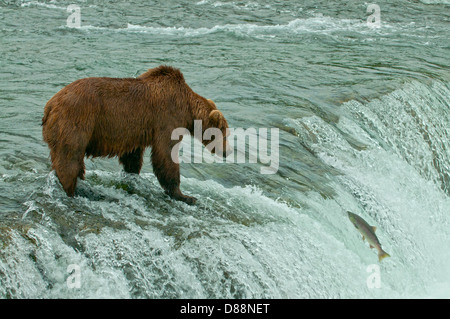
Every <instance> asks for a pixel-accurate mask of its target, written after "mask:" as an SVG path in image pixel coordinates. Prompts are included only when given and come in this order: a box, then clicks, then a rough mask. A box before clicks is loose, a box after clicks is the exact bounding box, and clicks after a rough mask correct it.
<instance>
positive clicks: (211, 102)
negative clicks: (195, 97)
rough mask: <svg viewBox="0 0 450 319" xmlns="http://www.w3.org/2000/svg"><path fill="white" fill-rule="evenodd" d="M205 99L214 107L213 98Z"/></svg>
mask: <svg viewBox="0 0 450 319" xmlns="http://www.w3.org/2000/svg"><path fill="white" fill-rule="evenodd" d="M207 101H208V103H209V104H210V105H211V106H212V107H213V108H214V109H216V103H214V101H213V100H210V99H207Z"/></svg>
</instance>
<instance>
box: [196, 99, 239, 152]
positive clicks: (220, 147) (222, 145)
mask: <svg viewBox="0 0 450 319" xmlns="http://www.w3.org/2000/svg"><path fill="white" fill-rule="evenodd" d="M207 102H208V103H209V105H210V107H211V108H210V109H209V115H208V119H207V121H204V122H206V123H205V124H206V127H203V132H204V134H203V137H204V138H203V139H202V143H203V145H205V146H206V148H207V149H208V150H209V151H210V152H211V153H213V154H216V155H219V156H223V157H227V156H228V155H229V154H231V153H232V149H231V147H230V145H229V144H228V141H227V137H228V136H229V135H230V132H229V129H228V122H227V120H226V119H225V117H224V116H223V114H222V112H220V111H219V110H218V109H217V107H216V104H215V103H214V102H213V101H212V100H209V99H208V100H207ZM212 136H214V139H213V140H212V141H211V138H212Z"/></svg>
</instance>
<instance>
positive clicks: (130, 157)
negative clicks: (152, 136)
mask: <svg viewBox="0 0 450 319" xmlns="http://www.w3.org/2000/svg"><path fill="white" fill-rule="evenodd" d="M143 158H144V150H143V149H142V148H137V149H135V150H134V151H132V152H130V153H127V154H124V155H122V156H121V157H120V158H119V163H121V164H122V165H123V169H124V170H125V172H127V173H134V174H139V172H140V171H141V168H142V163H143Z"/></svg>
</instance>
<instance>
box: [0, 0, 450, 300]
mask: <svg viewBox="0 0 450 319" xmlns="http://www.w3.org/2000/svg"><path fill="white" fill-rule="evenodd" d="M71 4H76V5H77V6H78V8H79V11H71V10H69V11H68V10H67V9H68V6H69V5H71ZM376 4H377V5H378V7H376V6H375V8H374V7H373V6H371V4H370V3H367V2H364V1H355V0H349V1H320V0H314V1H310V0H306V1H245V0H243V1H215V0H202V1H195V0H194V1H172V0H169V1H156V2H155V1H138V0H132V1H89V0H86V1H78V2H77V1H64V0H55V1H8V0H0V53H1V60H0V141H1V142H0V298H287V299H289V298H439V297H445V298H449V297H450V177H449V176H450V105H449V101H450V72H449V56H450V50H449V49H450V48H449V46H450V42H449V39H450V28H449V26H450V5H449V1H447V0H436V1H434V0H423V1H405V0H395V1H378V2H377V3H376ZM368 9H369V10H368ZM77 12H79V17H80V20H79V25H76V23H77V19H76V18H77ZM73 14H75V16H73ZM161 64H167V65H171V66H174V67H177V68H179V69H180V70H181V71H182V72H183V74H184V77H185V79H186V82H187V83H188V84H189V85H190V87H191V88H192V89H193V90H194V91H196V92H197V93H199V94H201V95H202V96H205V97H207V98H210V99H213V100H214V101H215V103H216V105H217V107H218V108H219V109H220V110H221V111H222V112H223V114H224V115H225V117H226V118H227V120H228V123H229V125H230V127H232V128H243V129H244V130H249V129H250V130H253V131H252V132H256V134H262V133H263V132H264V129H266V130H267V131H268V132H276V130H278V139H275V138H276V137H277V135H276V134H275V133H274V134H272V135H270V136H269V138H268V139H269V141H268V142H269V145H276V144H277V143H278V147H277V148H276V149H274V150H273V151H274V152H275V153H274V154H275V155H276V154H277V156H278V157H277V163H278V165H276V166H274V167H275V170H272V171H271V174H263V173H262V171H263V169H264V168H267V167H268V164H267V162H264V161H263V159H264V157H263V156H262V155H264V154H260V153H258V146H256V147H255V145H250V144H252V143H251V141H250V139H249V140H248V143H247V144H249V146H250V147H249V148H247V149H246V150H245V155H247V158H248V160H247V161H245V163H237V162H233V163H216V162H214V163H209V162H208V161H207V160H203V161H201V163H196V162H195V161H192V162H186V163H182V164H181V175H182V177H181V189H182V191H183V192H184V193H186V194H188V195H191V196H195V197H197V198H198V202H197V205H195V206H188V205H186V204H184V203H182V202H176V201H173V200H171V199H169V198H168V197H167V196H166V195H164V192H163V190H162V188H161V187H160V185H159V184H158V182H157V180H156V178H155V176H154V174H153V171H152V167H151V162H150V150H147V151H146V154H145V159H144V166H143V169H142V172H141V174H140V175H139V176H133V175H127V174H126V173H124V172H123V170H122V167H121V166H120V165H119V163H118V161H117V159H116V158H112V159H98V158H97V159H94V160H92V159H86V161H85V162H86V169H87V171H86V180H84V181H79V182H78V188H77V193H76V196H75V197H74V198H69V197H67V196H66V195H65V193H64V191H63V189H62V187H61V185H60V184H59V181H58V179H57V177H56V176H55V173H54V172H51V163H50V158H49V150H48V147H47V145H46V144H45V143H44V142H43V139H42V127H41V126H40V124H41V119H42V116H43V109H44V106H45V103H46V102H47V101H48V100H49V99H50V98H51V97H52V96H53V95H54V94H55V93H56V92H58V91H59V90H60V89H61V88H63V87H64V86H65V85H67V84H69V83H70V82H73V81H74V80H76V79H79V78H84V77H91V76H107V77H135V76H138V75H139V74H141V73H143V72H145V71H146V70H147V69H149V68H152V67H156V66H158V65H161ZM247 132H250V131H247ZM272 137H273V138H272ZM186 140H187V141H189V139H186ZM192 143H193V144H194V146H195V142H192ZM271 143H274V144H271ZM269 149H270V147H269ZM251 154H253V155H255V154H257V155H258V157H257V159H258V160H257V161H256V163H255V162H251V161H250V160H249V159H250V155H251ZM197 155H198V154H197ZM272 160H273V163H275V162H276V161H275V158H272ZM275 164H276V163H275ZM347 211H351V212H353V213H355V214H358V215H359V216H361V217H362V218H364V219H365V220H366V221H367V222H368V223H369V224H370V225H373V226H376V227H377V231H376V234H377V236H378V239H379V240H380V242H381V244H382V246H383V248H384V249H385V250H386V251H387V252H388V253H389V254H390V256H391V257H390V258H385V259H384V260H383V261H382V262H379V261H378V257H377V253H376V251H375V250H374V249H370V248H369V245H368V243H367V242H363V241H362V239H361V235H360V234H359V232H358V231H357V229H356V228H355V227H354V226H353V225H352V224H351V222H350V220H349V219H348V217H347Z"/></svg>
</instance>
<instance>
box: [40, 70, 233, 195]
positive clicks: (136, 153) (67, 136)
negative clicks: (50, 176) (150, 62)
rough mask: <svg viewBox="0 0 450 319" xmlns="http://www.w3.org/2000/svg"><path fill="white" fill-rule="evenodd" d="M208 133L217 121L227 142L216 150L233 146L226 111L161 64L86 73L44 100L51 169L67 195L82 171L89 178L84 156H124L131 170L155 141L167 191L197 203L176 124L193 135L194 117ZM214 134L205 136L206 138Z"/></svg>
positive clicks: (156, 164)
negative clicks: (183, 180) (183, 179)
mask: <svg viewBox="0 0 450 319" xmlns="http://www.w3.org/2000/svg"><path fill="white" fill-rule="evenodd" d="M195 120H201V124H202V130H203V132H204V131H205V130H206V129H208V128H218V129H219V130H220V131H221V132H222V133H223V143H222V142H220V143H219V144H220V145H221V147H222V149H220V148H221V147H219V149H217V148H216V150H215V151H216V153H222V154H221V155H223V156H226V155H227V153H228V152H230V149H229V146H228V143H227V141H226V132H227V128H228V124H227V121H226V119H225V117H224V116H223V114H222V113H221V112H220V111H219V110H217V108H216V105H215V104H214V102H212V101H211V100H207V99H205V98H204V97H202V96H200V95H198V94H197V93H195V92H194V91H193V90H192V89H191V88H190V87H189V86H188V85H187V84H186V82H185V80H184V77H183V74H182V73H181V72H180V70H178V69H176V68H173V67H170V66H159V67H157V68H153V69H150V70H148V71H147V72H145V73H144V74H142V75H140V76H139V77H137V78H107V77H92V78H85V79H80V80H77V81H75V82H72V83H71V84H69V85H67V86H66V87H64V88H63V89H61V90H60V91H59V92H58V93H56V94H55V95H54V96H53V97H52V98H51V99H50V100H49V101H48V102H47V104H46V105H45V109H44V117H43V118H42V126H43V129H42V132H43V137H44V141H45V142H46V143H47V144H48V146H49V148H50V156H51V161H52V169H54V170H55V171H56V175H57V177H58V179H59V181H60V182H61V184H62V186H63V188H64V190H65V192H66V193H67V195H68V196H73V195H74V192H75V187H76V184H77V177H79V178H81V179H84V174H85V166H84V157H85V155H86V156H88V157H89V156H92V157H99V156H101V157H105V156H107V157H114V156H118V157H119V162H120V163H121V164H122V165H123V167H124V170H125V171H126V172H127V173H136V174H139V172H140V170H141V167H142V161H143V154H144V151H145V148H146V147H148V146H151V149H152V150H151V160H152V165H153V172H154V174H155V175H156V177H157V178H158V181H159V183H160V184H161V186H162V188H163V189H164V190H165V192H166V193H167V194H168V195H169V196H170V197H172V198H174V199H176V200H181V201H184V202H186V203H188V204H194V203H195V201H196V198H194V197H190V196H186V195H183V194H182V193H181V191H180V169H179V164H178V161H177V160H176V161H174V160H173V158H172V156H171V150H172V148H173V146H174V145H175V144H177V143H179V142H180V140H181V139H182V137H181V138H180V139H179V140H172V139H171V133H172V131H173V130H174V129H176V128H180V127H181V128H186V129H187V130H188V131H189V132H190V133H191V134H192V135H193V134H194V121H195ZM207 142H209V141H202V143H203V144H204V145H206V144H207Z"/></svg>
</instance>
